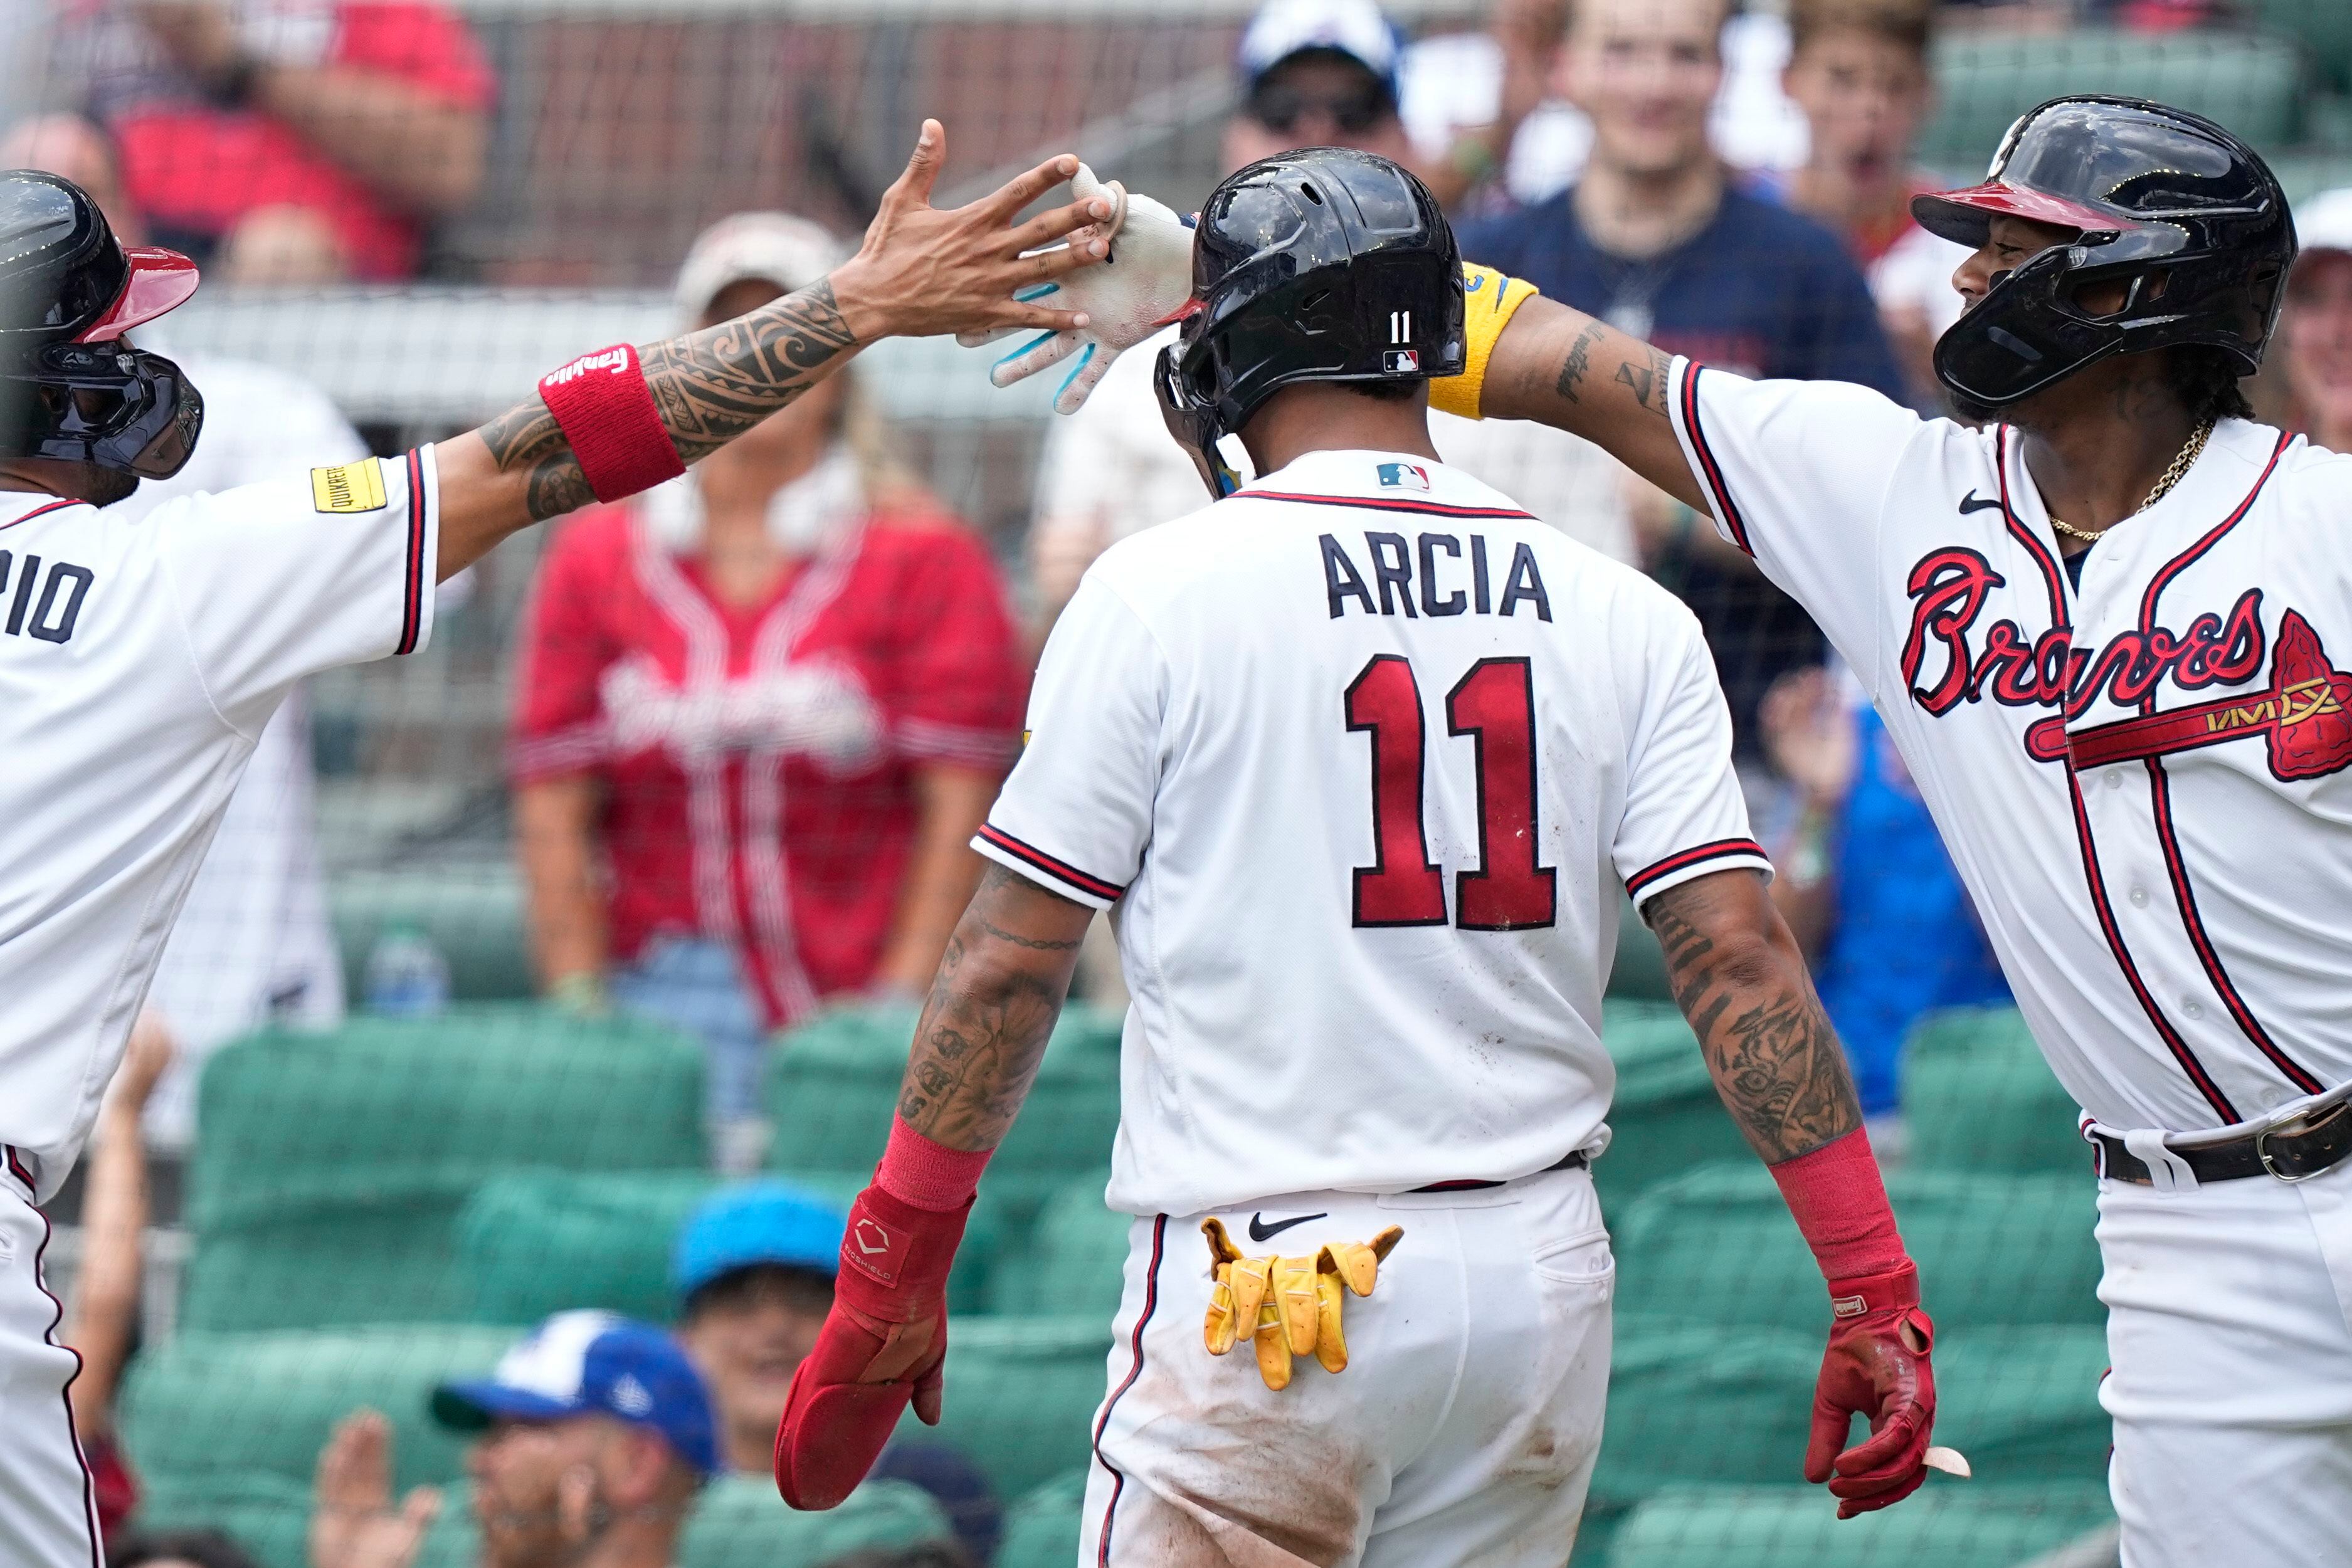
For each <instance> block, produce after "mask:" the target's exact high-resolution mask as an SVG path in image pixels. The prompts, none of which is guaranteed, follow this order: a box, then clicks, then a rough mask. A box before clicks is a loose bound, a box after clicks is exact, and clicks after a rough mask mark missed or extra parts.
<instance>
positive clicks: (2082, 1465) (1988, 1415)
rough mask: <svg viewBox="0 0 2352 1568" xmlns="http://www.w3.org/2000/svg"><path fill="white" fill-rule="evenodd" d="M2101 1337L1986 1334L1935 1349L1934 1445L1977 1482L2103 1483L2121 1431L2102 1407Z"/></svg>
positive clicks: (2077, 1329) (2071, 1329) (2049, 1330)
mask: <svg viewBox="0 0 2352 1568" xmlns="http://www.w3.org/2000/svg"><path fill="white" fill-rule="evenodd" d="M2106 1370H2107V1335H2106V1331H2105V1329H2103V1328H2095V1327H2092V1326H2089V1325H2073V1324H2070V1325H2067V1326H2065V1327H2044V1328H1980V1329H1973V1330H1970V1331H1969V1332H1966V1333H1955V1334H1941V1335H1940V1337H1939V1340H1938V1343H1937V1346H1936V1399H1937V1407H1936V1433H1937V1440H1939V1441H1941V1442H1945V1443H1948V1444H1950V1445H1951V1446H1952V1447H1954V1448H1958V1449H1959V1450H1960V1451H1961V1452H1962V1453H1964V1454H1966V1455H1968V1457H1969V1467H1970V1468H1971V1469H1974V1470H1975V1472H1976V1475H1977V1479H1978V1480H1979V1481H1980V1482H1985V1483H1988V1484H1991V1485H2000V1484H2004V1483H2012V1484H2016V1485H2020V1486H2023V1485H2026V1484H2029V1483H2034V1482H2042V1481H2082V1482H2085V1483H2089V1484H2103V1483H2104V1482H2105V1479H2106V1475H2107V1454H2108V1450H2109V1448H2111V1447H2112V1446H2113V1444H2114V1442H2115V1425H2114V1423H2113V1422H2112V1421H2111V1420H2109V1419H2108V1416H2107V1413H2106V1412H2105V1410H2104V1409H2102V1408H2101V1407H2100V1406H2099V1381H2100V1379H2101V1378H2103V1377H2105V1375H2106Z"/></svg>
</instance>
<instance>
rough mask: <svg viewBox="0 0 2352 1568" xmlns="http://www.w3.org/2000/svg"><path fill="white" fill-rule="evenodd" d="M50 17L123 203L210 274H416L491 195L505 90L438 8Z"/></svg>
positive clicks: (73, 9)
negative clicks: (499, 98) (496, 115)
mask: <svg viewBox="0 0 2352 1568" xmlns="http://www.w3.org/2000/svg"><path fill="white" fill-rule="evenodd" d="M57 4H58V21H57V38H56V47H57V48H58V54H59V58H58V63H57V69H58V75H59V76H60V77H61V78H64V79H66V80H68V81H70V82H73V83H76V84H78V85H79V88H80V89H81V91H82V94H83V102H84V107H85V108H86V110H87V112H88V113H89V116H90V117H91V118H92V119H93V120H96V121H97V122H98V123H99V124H100V125H101V126H103V127H104V128H105V129H106V131H108V133H109V134H110V135H111V136H112V137H113V139H114V141H115V143H116V146H117V148H118V150H119V154H120V158H121V164H122V177H123V183H124V186H125V188H126V190H127V192H128V193H129V195H130V198H131V202H132V204H134V205H136V206H138V207H140V208H141V209H142V210H143V211H144V212H145V213H146V214H147V215H148V219H149V222H150V225H151V228H152V231H153V234H154V237H155V241H156V243H158V244H161V245H168V246H173V247H174V248H177V249H181V250H184V251H186V252H188V253H189V254H190V255H192V256H195V257H196V258H197V259H198V260H199V261H201V262H203V263H204V264H205V269H206V271H207V272H208V273H210V274H212V275H213V276H215V277H221V278H225V279H226V280H228V281H231V282H238V283H281V284H283V283H318V282H324V281H327V280H330V279H333V278H338V277H358V278H368V279H384V278H399V277H409V276H411V275H413V274H414V273H415V270H416V267H417V263H418V259H419V256H420V255H421V253H422V250H423V241H424V234H425V229H426V227H427V226H428V225H431V224H433V223H435V222H437V221H438V220H440V219H442V218H445V217H447V216H449V215H450V214H453V213H456V212H457V211H458V210H459V209H461V208H463V207H465V206H466V205H467V204H469V203H470V202H472V201H473V199H474V197H475V195H476V193H478V191H479V189H480V187H481V182H482V173H483V166H484V160H485V156H486V153H487V150H488V141H489V108H490V101H491V98H492V96H493V93H494V91H495V88H494V84H493V82H492V80H491V77H490V70H489V66H488V62H487V61H486V60H485V59H484V57H483V56H482V52H481V48H480V47H479V46H478V44H477V43H476V42H475V40H474V37H473V35H472V33H471V32H470V31H468V30H467V26H466V25H465V23H464V22H463V21H461V20H459V18H458V16H457V14H456V13H455V12H454V11H452V10H450V9H448V8H447V7H446V6H445V5H440V4H437V3H436V0H236V3H235V4H232V3H230V0H57Z"/></svg>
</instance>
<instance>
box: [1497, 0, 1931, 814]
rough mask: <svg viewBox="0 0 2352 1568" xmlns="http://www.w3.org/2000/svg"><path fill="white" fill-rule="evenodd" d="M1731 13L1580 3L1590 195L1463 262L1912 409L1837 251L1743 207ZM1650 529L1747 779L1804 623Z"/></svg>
mask: <svg viewBox="0 0 2352 1568" xmlns="http://www.w3.org/2000/svg"><path fill="white" fill-rule="evenodd" d="M1728 14H1729V5H1728V4H1727V0H1576V4H1575V6H1574V10H1573V14H1572V16H1570V22H1569V29H1568V36H1567V41H1566V44H1565V46H1564V47H1563V50H1562V54H1561V73H1562V81H1563V85H1564V86H1565V88H1566V90H1567V93H1568V96H1569V97H1570V99H1573V100H1574V101H1575V103H1576V104H1577V106H1578V107H1579V108H1580V109H1582V110H1584V111H1585V112H1586V114H1588V115H1589V116H1591V120H1592V151H1591V157H1590V160H1589V161H1588V162H1587V163H1586V165H1585V168H1584V172H1583V174H1582V176H1581V177H1580V180H1579V181H1578V183H1576V184H1574V185H1572V186H1570V188H1569V189H1568V190H1566V191H1564V192H1562V193H1560V194H1559V195H1557V196H1555V197H1553V198H1552V199H1551V200H1549V201H1548V202H1545V203H1542V204H1539V205H1537V206H1533V207H1528V208H1526V209H1524V210H1522V211H1520V212H1517V213H1513V214H1507V215H1506V216H1503V217H1498V218H1494V219H1490V220H1488V221H1487V222H1485V223H1482V224H1474V225H1467V226H1465V228H1464V229H1463V231H1462V248H1463V253H1464V254H1465V256H1469V257H1470V258H1471V259H1472V260H1474V261H1481V262H1485V263H1486V265H1488V266H1489V267H1497V268H1500V269H1501V270H1502V271H1505V272H1507V273H1510V274H1511V275H1513V276H1514V277H1524V278H1526V279H1527V280H1528V282H1530V283H1532V284H1534V285H1535V286H1536V287H1538V288H1540V289H1542V290H1543V291H1544V292H1545V293H1546V294H1548V295H1549V296H1550V297H1551V298H1554V299H1557V300H1559V301H1560V302H1561V303H1562V304H1565V305H1570V306H1572V307H1574V308H1577V309H1579V310H1582V311H1585V312H1587V313H1589V314H1591V315H1593V316H1598V317H1600V318H1601V319H1602V320H1605V321H1607V322H1608V323H1610V324H1611V325H1612V326H1613V327H1617V328H1620V329H1622V330H1624V331H1627V332H1630V333H1633V335H1634V336H1636V337H1639V338H1643V339H1646V340H1649V341H1650V342H1653V343H1655V344H1657V345H1658V346H1659V347H1660V348H1663V349H1665V350H1668V351H1669V352H1673V353H1678V354H1688V355H1690V356H1691V357H1692V358H1693V359H1696V360H1703V361H1706V362H1707V363H1709V364H1712V365H1716V366H1719V367H1721V368H1722V369H1724V370H1727V371H1734V372H1736V373H1738V374H1739V375H1744V376H1771V377H1786V378H1790V379H1794V380H1801V381H1845V382H1860V383H1861V384H1863V385H1864V386H1868V387H1874V388H1875V389H1877V390H1878V391H1880V392H1885V393H1886V394H1887V395H1888V396H1889V397H1893V398H1895V399H1898V400H1899V399H1901V398H1902V396H1903V393H1904V388H1903V380H1902V375H1901V373H1900V371H1897V369H1896V368H1895V356H1894V353H1893V351H1892V350H1890V349H1889V348H1888V346H1887V341H1886V337H1885V332H1884V331H1883V330H1882V329H1881V328H1880V326H1879V320H1878V311H1877V308H1876V307H1875V306H1874V304H1873V303H1872V300H1871V296H1870V288H1869V286H1868V285H1867V284H1866V283H1865V282H1864V279H1863V276H1862V274H1861V272H1860V270H1859V269H1857V268H1856V267H1855V266H1854V263H1853V259H1852V258H1851V257H1850V256H1848V255H1847V254H1846V250H1845V246H1844V245H1843V243H1842V242H1841V241H1840V240H1839V238H1838V237H1837V235H1834V234H1832V233H1831V232H1830V231H1829V230H1828V229H1826V228H1824V227H1822V225H1820V224H1817V223H1815V222H1814V221H1813V220H1812V219H1811V218H1808V217H1804V216H1802V215H1801V214H1796V213H1792V212H1790V211H1789V210H1788V209H1786V208H1784V207H1781V206H1780V205H1778V204H1773V203H1770V202H1767V201H1762V200H1759V199H1758V198H1756V197H1754V196H1750V195H1748V194H1745V193H1742V192H1740V191H1739V190H1738V189H1737V188H1735V187H1734V186H1733V185H1732V183H1731V182H1730V180H1729V178H1728V176H1727V172H1726V171H1725V169H1724V166H1723V164H1722V162H1721V161H1720V160H1719V159H1717V156H1716V154H1715V152H1714V151H1713V149H1712V148H1711V147H1709V145H1708V143H1707V134H1706V127H1707V112H1708V109H1709V107H1710V106H1711V104H1712V103H1713V101H1714V99H1715V94H1716V89H1717V88H1718V87H1719V86H1720V85H1721V83H1722V80H1723V56H1722V50H1721V46H1720V36H1721V33H1722V31H1723V26H1724V24H1725V22H1726V21H1727V20H1728ZM1643 511H1647V512H1649V513H1650V514H1652V516H1651V517H1650V520H1649V524H1648V526H1647V527H1645V528H1643V559H1644V563H1645V564H1646V565H1647V566H1648V567H1649V569H1650V571H1651V573H1652V575H1653V576H1654V577H1656V578H1657V579H1658V580H1661V581H1662V582H1664V584H1665V585H1666V586H1667V587H1669V588H1671V589H1673V590H1675V591H1676V592H1677V593H1679V594H1681V595H1682V597H1683V599H1684V601H1685V602H1686V603H1687V604H1689V605H1690V607H1691V609H1692V611H1693V612H1696V614H1697V616H1698V618H1699V623H1700V625H1701V626H1702V627H1704V628H1705V630H1706V639H1707V643H1708V645H1709V646H1710V647H1711V648H1712V649H1713V650H1714V652H1715V660H1716V668H1717V673H1718V674H1720V675H1721V676H1722V679H1723V686H1724V691H1725V694H1726V695H1727V696H1728V697H1729V698H1730V701H1731V718H1732V727H1733V732H1734V735H1735V737H1736V740H1737V745H1738V751H1739V753H1740V758H1741V760H1742V762H1743V763H1746V764H1748V765H1749V768H1750V770H1751V771H1752V770H1753V769H1754V768H1758V767H1760V766H1761V764H1762V761H1763V757H1762V746H1761V739H1760V737H1759V733H1758V729H1757V706H1758V704H1759V703H1760V702H1761V701H1762V700H1763V696H1764V693H1765V690H1766V689H1767V688H1768V687H1769V686H1770V685H1771V684H1772V683H1773V681H1774V680H1776V679H1777V678H1779V677H1780V675H1782V674H1786V673H1787V672H1789V671H1790V670H1793V669H1796V668H1799V667H1801V666H1802V665H1806V664H1818V663H1820V662H1821V660H1822V656H1823V652H1824V648H1823V643H1822V635H1821V632H1819V631H1818V630H1816V629H1815V628H1814V626H1813V623H1812V622H1811V620H1809V619H1808V618H1807V617H1806V615H1805V612H1803V611H1801V610H1800V609H1799V608H1797V606H1796V604H1795V602H1794V601H1791V600H1790V599H1789V598H1788V597H1787V596H1786V595H1784V594H1782V593H1781V592H1780V591H1779V590H1778V589H1776V588H1774V587H1772V586H1771V585H1770V584H1769V583H1768V582H1766V581H1765V580H1764V579H1763V577H1762V576H1761V575H1760V574H1759V573H1758V572H1757V570H1755V568H1754V567H1753V566H1752V565H1751V564H1750V563H1749V562H1748V560H1747V559H1746V558H1745V557H1743V556H1741V555H1739V554H1738V552H1737V551H1736V550H1734V549H1733V548H1732V547H1731V546H1729V545H1727V544H1721V543H1719V541H1718V540H1717V537H1716V533H1715V530H1714V529H1713V528H1708V527H1705V526H1693V525H1694V522H1695V519H1694V518H1692V517H1691V516H1690V515H1689V513H1688V511H1687V509H1685V508H1679V507H1675V506H1674V505H1673V504H1672V503H1671V502H1668V501H1666V500H1665V499H1664V497H1658V498H1657V504H1656V505H1655V506H1654V507H1644V508H1639V509H1637V517H1640V516H1641V514H1642V513H1643Z"/></svg>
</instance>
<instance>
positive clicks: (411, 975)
mask: <svg viewBox="0 0 2352 1568" xmlns="http://www.w3.org/2000/svg"><path fill="white" fill-rule="evenodd" d="M366 985H367V1008H368V1011H370V1012H372V1013H376V1014H380V1015H382V1016H383V1017H385V1018H430V1017H432V1016H433V1015H434V1014H435V1013H437V1012H439V1011H440V1010H441V1009H443V1008H446V1007H447V1006H448V1005H449V963H448V960H447V959H446V958H444V957H442V956H441V949H440V948H438V947H436V946H434V945H433V939H432V938H431V937H429V936H425V933H424V932H423V931H421V930H419V929H418V928H417V927H415V926H414V925H392V926H387V927H386V928H385V929H384V933H383V936H379V937H377V938H376V944H375V946H374V947H373V949H372V950H371V951H370V952H369V954H368V961H367V976H366Z"/></svg>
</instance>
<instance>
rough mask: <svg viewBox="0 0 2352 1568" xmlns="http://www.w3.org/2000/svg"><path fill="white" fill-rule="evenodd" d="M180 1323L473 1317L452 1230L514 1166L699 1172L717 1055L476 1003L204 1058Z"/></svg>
mask: <svg viewBox="0 0 2352 1568" xmlns="http://www.w3.org/2000/svg"><path fill="white" fill-rule="evenodd" d="M198 1103H199V1116H200V1119H201V1122H202V1124H203V1127H204V1136H203V1137H202V1138H201V1139H199V1140H198V1141H197V1144H196V1147H195V1151H194V1155H193V1157H192V1160H191V1163H190V1167H189V1177H188V1180H189V1203H188V1215H189V1219H190V1222H191V1224H192V1226H193V1228H194V1230H195V1232H196V1247H195V1252H194V1257H193V1259H192V1260H191V1261H190V1266H189V1274H188V1281H187V1290H186V1296H185V1300H184V1304H183V1308H182V1312H183V1322H184V1323H185V1324H186V1325H187V1326H189V1327H191V1328H194V1329H200V1330H201V1329H218V1330H227V1329H252V1330H263V1329H281V1328H302V1327H325V1326H331V1325H333V1324H337V1323H350V1322H394V1321H417V1320H430V1319H441V1318H451V1317H457V1316H461V1315H462V1305H461V1303H460V1301H459V1299H458V1296H457V1291H456V1290H455V1288H454V1285H453V1283H452V1281H451V1280H450V1277H449V1268H450V1263H451V1250H450V1249H451V1235H450V1232H451V1226H452V1223H453V1221H454V1220H455V1218H456V1216H457V1211H458V1209H459V1207H461V1206H462V1205H463V1204H464V1202H465V1200H466V1199H467V1197H468V1196H470V1195H471V1193H472V1191H473V1189H474V1188H475V1187H476V1186H478V1185H480V1183H481V1182H483V1181H484V1180H487V1179H488V1178H489V1177H490V1176H497V1175H500V1174H503V1173H506V1172H509V1171H515V1170H524V1169H532V1168H553V1169H570V1170H594V1171H604V1172H611V1171H629V1170H645V1169H673V1170H674V1169H678V1168H698V1167H699V1166H702V1165H703V1164H704V1163H705V1162H704V1152H703V1131H702V1052H701V1051H700V1049H699V1048H698V1047H697V1046H696V1045H694V1044H693V1043H692V1042H691V1041H689V1040H685V1039H683V1038H681V1037H680V1036H678V1035H676V1034H674V1033H672V1032H670V1031H668V1030H664V1029H660V1028H657V1027H656V1026H654V1025H651V1024H646V1023H640V1022H636V1021H634V1020H628V1019H593V1020H592V1019H580V1018H576V1017H573V1016H571V1015H569V1014H564V1013H559V1012H555V1011H551V1010H549V1009H541V1008H538V1007H536V1006H532V1005H529V1004H518V1003H475V1004H468V1005H465V1006H461V1007H457V1008H453V1009H450V1010H449V1011H447V1012H446V1013H444V1014H442V1015H441V1016H439V1017H436V1018H431V1019H381V1018H362V1019H353V1020H352V1021H351V1022H349V1023H347V1024H346V1025H344V1026H343V1027H342V1028H341V1030H336V1031H334V1032H332V1033H329V1034H301V1033H293V1032H278V1031H273V1032H269V1033H264V1034H259V1035H255V1036H252V1037H250V1038H248V1039H246V1040H240V1041H238V1042H236V1044H233V1045H231V1046H229V1047H227V1048H226V1049H225V1050H223V1051H221V1052H219V1053H218V1054H217V1055H215V1057H214V1058H213V1059H212V1061H210V1062H209V1063H208V1064H207V1065H206V1067H205V1075H204V1079H203V1082H202V1084H201V1086H200V1088H199V1091H198Z"/></svg>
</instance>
